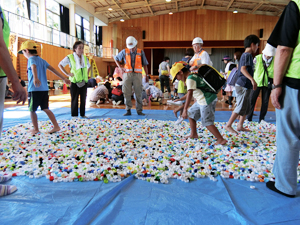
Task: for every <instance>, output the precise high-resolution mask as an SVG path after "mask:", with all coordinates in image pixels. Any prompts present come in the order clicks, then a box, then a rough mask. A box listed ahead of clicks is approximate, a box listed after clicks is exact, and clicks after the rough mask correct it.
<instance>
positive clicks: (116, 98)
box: [111, 94, 124, 103]
mask: <svg viewBox="0 0 300 225" xmlns="http://www.w3.org/2000/svg"><path fill="white" fill-rule="evenodd" d="M111 99H112V100H114V101H115V102H118V101H122V103H124V96H123V94H121V95H120V96H118V95H111Z"/></svg>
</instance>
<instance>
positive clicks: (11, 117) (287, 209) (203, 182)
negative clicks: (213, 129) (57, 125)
mask: <svg viewBox="0 0 300 225" xmlns="http://www.w3.org/2000/svg"><path fill="white" fill-rule="evenodd" d="M52 110H53V112H54V113H55V115H56V117H57V119H58V120H61V119H70V118H71V117H70V109H69V108H58V109H52ZM144 112H145V113H146V114H147V115H146V116H145V117H146V118H148V119H164V120H175V118H174V116H173V113H172V111H162V110H145V111H144ZM26 113H27V108H24V107H18V108H15V109H12V108H10V109H7V110H5V113H4V127H6V128H8V127H9V126H13V125H16V124H18V123H25V122H30V117H29V115H28V113H27V114H26ZM123 113H124V110H118V109H88V110H87V113H86V114H87V116H89V117H90V118H106V117H110V118H114V119H117V118H122V119H124V117H123V116H122V114H123ZM230 115H231V112H216V121H224V122H225V121H227V120H228V118H229V117H230ZM38 116H39V120H48V118H47V116H46V114H44V113H43V112H39V113H38ZM268 116H269V117H272V118H274V120H275V114H274V113H273V114H272V113H270V114H269V115H267V117H268ZM145 117H142V116H137V115H136V113H135V111H133V116H131V117H130V119H137V118H145ZM128 119H129V117H128ZM217 179H218V181H217V182H213V181H211V180H209V179H208V178H204V179H196V180H195V181H192V182H190V183H184V182H182V181H179V180H174V179H171V180H170V183H169V184H154V183H148V182H146V181H142V180H137V179H135V178H134V177H133V176H131V177H129V178H127V179H125V180H123V181H122V182H119V183H108V184H104V183H103V182H95V181H94V182H82V183H81V182H75V183H53V182H50V181H49V180H47V179H46V178H45V177H43V178H40V179H29V178H28V177H14V178H13V179H12V180H11V181H9V182H7V183H6V184H10V185H16V186H17V187H18V191H17V192H16V193H14V194H12V195H8V196H5V197H1V198H0V200H1V204H0V218H1V220H0V221H1V222H0V223H1V224H13V225H16V224H22V225H23V224H32V225H36V224H80V225H81V224H231V225H232V224H298V223H300V212H299V209H298V207H299V204H300V198H299V197H296V198H294V199H290V198H287V197H284V196H281V195H279V194H277V193H275V192H272V191H270V190H269V189H267V188H266V187H265V183H257V182H254V183H252V182H249V181H243V180H233V179H223V178H221V177H217ZM251 185H254V186H255V187H256V188H255V189H250V186H251ZM299 195H300V186H298V192H297V196H299Z"/></svg>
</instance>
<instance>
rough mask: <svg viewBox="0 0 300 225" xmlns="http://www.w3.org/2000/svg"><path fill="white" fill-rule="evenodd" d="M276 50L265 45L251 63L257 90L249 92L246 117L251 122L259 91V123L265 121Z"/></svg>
mask: <svg viewBox="0 0 300 225" xmlns="http://www.w3.org/2000/svg"><path fill="white" fill-rule="evenodd" d="M275 52H276V48H274V47H272V46H271V45H270V44H267V45H266V47H265V49H264V50H263V51H262V54H259V55H257V56H256V57H255V58H254V60H253V62H254V65H255V70H254V75H253V78H254V80H255V81H256V83H257V89H256V90H255V91H252V92H251V97H250V98H251V108H250V113H249V114H248V116H247V119H248V120H249V121H252V117H253V111H254V107H255V103H256V100H257V98H258V95H259V93H260V91H261V109H260V115H259V122H261V121H262V120H264V119H265V116H266V114H267V111H268V105H269V98H270V94H271V91H272V83H273V77H274V56H275Z"/></svg>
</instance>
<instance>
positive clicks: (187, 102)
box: [181, 89, 194, 119]
mask: <svg viewBox="0 0 300 225" xmlns="http://www.w3.org/2000/svg"><path fill="white" fill-rule="evenodd" d="M193 91H194V90H193V89H190V90H188V93H187V94H186V95H185V96H186V102H185V104H184V108H183V112H182V115H181V116H182V118H184V119H186V118H187V116H188V115H187V110H188V107H189V105H190V103H191V100H192V98H193Z"/></svg>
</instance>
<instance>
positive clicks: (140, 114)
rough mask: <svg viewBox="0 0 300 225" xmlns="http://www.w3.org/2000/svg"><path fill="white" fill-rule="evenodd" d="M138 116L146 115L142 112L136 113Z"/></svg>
mask: <svg viewBox="0 0 300 225" xmlns="http://www.w3.org/2000/svg"><path fill="white" fill-rule="evenodd" d="M137 114H138V115H139V116H145V115H146V114H145V113H142V112H138V113H137Z"/></svg>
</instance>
